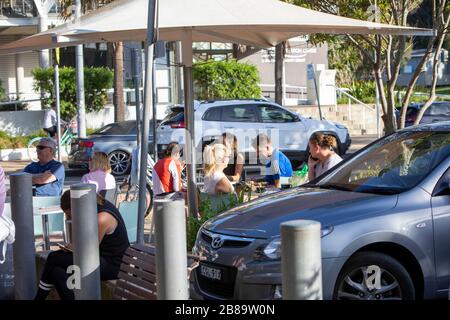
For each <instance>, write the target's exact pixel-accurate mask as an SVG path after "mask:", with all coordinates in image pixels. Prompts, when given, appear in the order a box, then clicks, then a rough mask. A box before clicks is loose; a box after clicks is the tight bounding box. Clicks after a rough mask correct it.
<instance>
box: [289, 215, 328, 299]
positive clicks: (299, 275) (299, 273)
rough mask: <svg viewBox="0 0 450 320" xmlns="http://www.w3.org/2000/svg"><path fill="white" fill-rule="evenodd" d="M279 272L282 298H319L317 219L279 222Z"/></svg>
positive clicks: (320, 285) (320, 265) (320, 271)
mask: <svg viewBox="0 0 450 320" xmlns="http://www.w3.org/2000/svg"><path fill="white" fill-rule="evenodd" d="M281 271H282V288H283V299H285V300H322V261H321V247H320V223H319V222H317V221H310V220H294V221H288V222H285V223H282V224H281Z"/></svg>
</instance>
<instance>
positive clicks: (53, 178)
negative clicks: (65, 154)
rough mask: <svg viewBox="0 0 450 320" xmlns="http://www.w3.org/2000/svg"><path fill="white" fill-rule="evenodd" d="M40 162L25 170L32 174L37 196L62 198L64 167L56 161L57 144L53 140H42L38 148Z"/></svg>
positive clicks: (31, 164) (30, 165) (28, 166)
mask: <svg viewBox="0 0 450 320" xmlns="http://www.w3.org/2000/svg"><path fill="white" fill-rule="evenodd" d="M36 152H37V156H38V159H39V161H38V162H32V163H30V164H29V165H27V166H26V167H25V169H24V170H23V171H24V172H26V173H31V174H32V175H33V176H32V182H33V186H35V187H36V194H35V195H36V196H60V195H61V194H62V191H63V187H64V178H65V172H64V166H63V164H62V163H61V162H58V161H56V160H54V159H53V158H54V157H55V153H56V143H55V141H54V140H53V139H51V138H42V139H41V140H40V141H39V144H38V145H37V147H36Z"/></svg>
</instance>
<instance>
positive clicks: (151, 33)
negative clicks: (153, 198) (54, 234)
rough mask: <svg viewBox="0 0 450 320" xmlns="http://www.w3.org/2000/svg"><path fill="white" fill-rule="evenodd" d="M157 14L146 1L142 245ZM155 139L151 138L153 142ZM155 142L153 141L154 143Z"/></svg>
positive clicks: (153, 4)
mask: <svg viewBox="0 0 450 320" xmlns="http://www.w3.org/2000/svg"><path fill="white" fill-rule="evenodd" d="M156 12H157V1H156V0H149V1H148V19H147V41H146V43H145V84H144V112H143V116H142V140H141V141H142V143H141V154H140V157H141V162H140V164H139V166H140V168H139V205H138V225H137V230H138V232H137V235H138V237H137V242H138V243H139V244H142V243H144V218H145V210H146V203H145V202H146V195H147V192H146V191H147V187H146V185H147V157H148V135H149V131H150V130H149V129H150V128H149V126H150V118H152V117H154V115H152V114H151V113H152V106H153V90H152V85H153V47H154V46H153V45H154V43H155V20H156ZM155 138H156V137H153V139H154V140H155ZM154 142H155V141H154Z"/></svg>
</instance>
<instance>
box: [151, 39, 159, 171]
mask: <svg viewBox="0 0 450 320" xmlns="http://www.w3.org/2000/svg"><path fill="white" fill-rule="evenodd" d="M155 48H156V46H153V49H155ZM154 59H155V56H153V66H155V60H154ZM155 79H156V69H155V68H153V84H152V88H153V90H152V91H153V104H152V114H153V118H152V136H153V144H152V146H153V148H152V155H153V160H154V161H155V163H156V162H157V161H158V145H157V144H156V127H157V119H156V80H155Z"/></svg>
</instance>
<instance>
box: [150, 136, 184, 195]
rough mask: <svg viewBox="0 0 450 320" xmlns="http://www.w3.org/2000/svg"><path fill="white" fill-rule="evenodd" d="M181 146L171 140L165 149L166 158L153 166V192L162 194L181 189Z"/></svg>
mask: <svg viewBox="0 0 450 320" xmlns="http://www.w3.org/2000/svg"><path fill="white" fill-rule="evenodd" d="M180 157H181V147H180V146H179V145H178V143H177V142H171V143H170V144H169V146H168V147H167V149H166V151H164V158H162V159H160V160H159V161H158V162H157V163H156V164H155V166H154V167H153V172H152V179H153V192H154V194H155V195H161V194H166V193H172V192H179V191H181V170H182V168H181V163H180Z"/></svg>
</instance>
